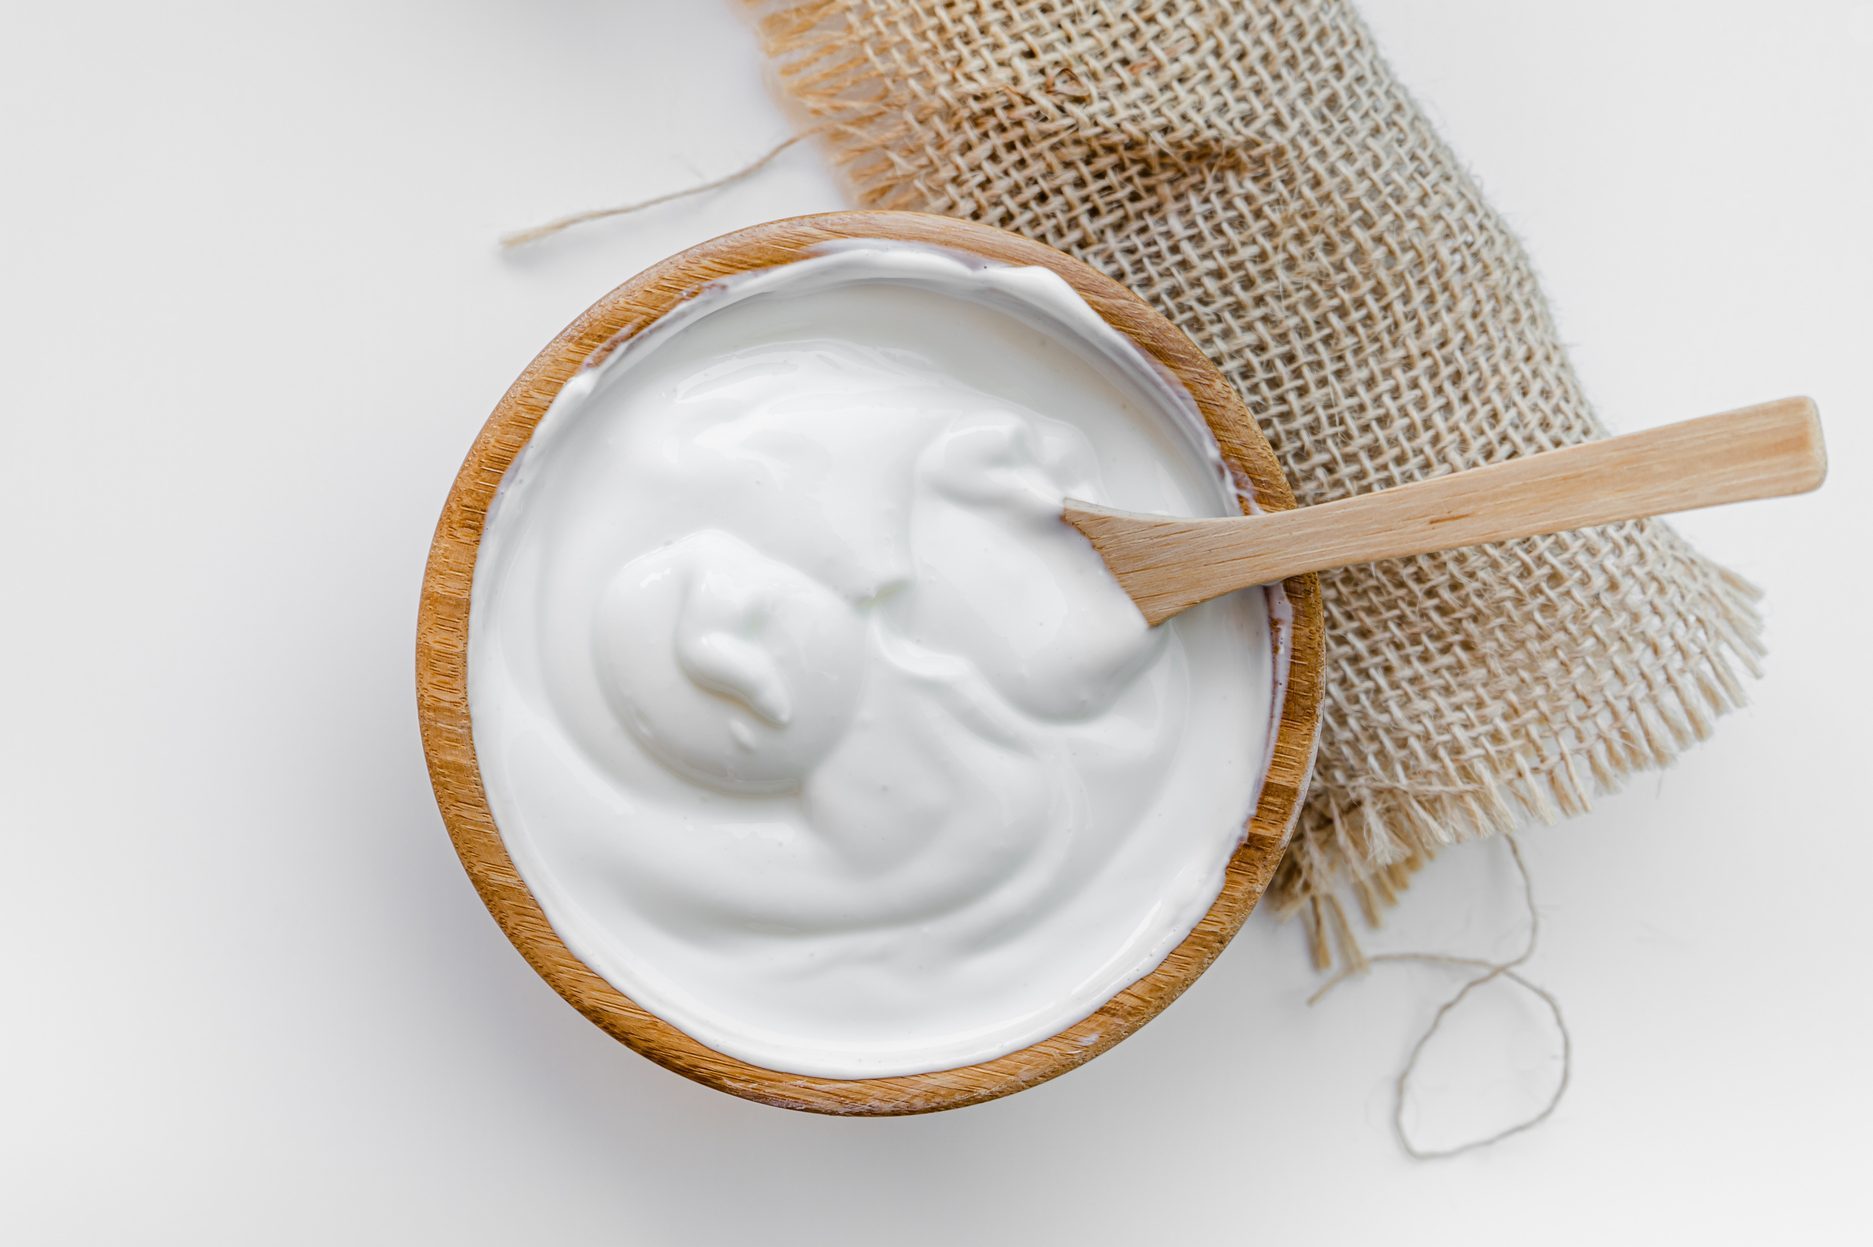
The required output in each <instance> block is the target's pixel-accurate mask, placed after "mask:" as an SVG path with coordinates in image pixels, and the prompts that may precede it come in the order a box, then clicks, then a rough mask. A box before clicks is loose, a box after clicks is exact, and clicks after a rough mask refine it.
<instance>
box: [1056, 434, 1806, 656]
mask: <svg viewBox="0 0 1873 1247" xmlns="http://www.w3.org/2000/svg"><path fill="white" fill-rule="evenodd" d="M1826 476H1827V452H1826V451H1825V450H1824V449H1823V448H1822V444H1821V422H1820V417H1819V416H1818V414H1817V413H1816V411H1815V406H1814V403H1813V402H1811V401H1810V400H1808V399H1806V398H1784V399H1779V400H1777V401H1776V402H1773V403H1762V404H1759V405H1758V406H1755V407H1744V408H1742V409H1741V410H1738V411H1728V412H1724V413H1723V414H1721V415H1715V416H1705V417H1703V418H1702V419H1699V420H1686V421H1684V422H1683V423H1681V424H1668V425H1666V426H1664V427H1663V428H1658V429H1648V430H1646V431H1645V432H1643V433H1629V434H1627V435H1626V436H1624V437H1610V438H1607V439H1606V440H1604V441H1598V442H1587V443H1584V444H1582V445H1579V446H1568V447H1564V448H1563V449H1560V450H1550V451H1544V452H1542V453H1541V454H1534V455H1524V456H1522V457H1520V458H1517V459H1509V460H1506V461H1504V462H1502V463H1492V464H1490V465H1489V466H1488V467H1482V468H1471V469H1469V470H1468V471H1464V472H1454V473H1452V474H1451V475H1449V476H1440V477H1435V478H1433V479H1431V480H1428V481H1417V482H1414V483H1412V484H1410V485H1400V486H1398V487H1396V488H1394V489H1382V490H1380V491H1379V492H1377V493H1372V494H1361V495H1359V496H1358V497H1353V498H1341V499H1339V500H1337V501H1335V502H1327V503H1322V504H1321V505H1319V506H1314V507H1302V508H1300V509H1299V510H1294V511H1278V512H1271V513H1269V514H1264V515H1247V516H1241V517H1232V518H1229V519H1176V518H1172V517H1169V516H1161V515H1139V514H1137V513H1135V512H1131V511H1113V510H1109V509H1107V508H1105V507H1098V506H1094V505H1093V504H1091V503H1087V502H1079V501H1076V500H1074V499H1071V498H1069V499H1068V500H1067V502H1066V506H1065V507H1064V508H1063V510H1062V515H1063V516H1064V518H1065V519H1066V521H1067V522H1068V523H1069V524H1072V525H1073V526H1074V527H1075V528H1077V529H1079V530H1080V531H1081V532H1083V533H1085V534H1086V536H1087V537H1088V538H1090V539H1091V540H1092V543H1093V546H1094V548H1095V549H1097V550H1098V551H1099V553H1100V556H1101V557H1103V558H1104V559H1105V561H1106V566H1107V567H1109V568H1111V569H1112V574H1113V575H1115V576H1117V577H1118V581H1119V584H1121V585H1123V586H1124V588H1125V592H1126V593H1128V594H1130V595H1131V598H1132V601H1134V602H1136V603H1138V609H1139V610H1141V611H1143V612H1144V616H1145V618H1146V620H1148V621H1149V622H1150V623H1151V624H1153V625H1154V626H1155V625H1156V624H1160V623H1162V622H1164V621H1165V620H1166V619H1169V618H1170V617H1171V616H1173V615H1175V614H1177V613H1178V612H1180V611H1184V610H1187V609H1189V608H1190V607H1192V606H1195V605H1196V604H1197V603H1199V602H1207V601H1208V600H1209V599H1211V598H1213V597H1216V596H1218V595H1219V594H1224V593H1228V592H1230V591H1231V590H1234V589H1245V588H1248V587H1249V586H1251V585H1262V584H1269V583H1271V582H1273V581H1277V580H1284V579H1286V578H1287V577H1289V576H1295V575H1299V574H1301V573H1302V572H1319V571H1326V570H1328V569H1329V568H1334V567H1345V566H1347V565H1348V564H1351V563H1370V562H1373V561H1375V560H1378V559H1390V558H1399V557H1402V556H1404V555H1409V554H1429V553H1431V552H1433V551H1436V550H1453V549H1456V548H1457V547H1459V546H1475V545H1484V544H1486V543H1488V542H1492V541H1512V540H1514V539H1516V538H1518V537H1538V536H1540V535H1542V534H1543V533H1558V532H1563V531H1566V530H1567V529H1572V528H1590V527H1592V526H1593V525H1595V524H1611V523H1614V522H1616V521H1618V520H1636V519H1641V518H1643V517H1645V516H1648V515H1662V514H1664V513H1666V512H1668V511H1691V510H1695V509H1697V508H1698V507H1714V506H1717V505H1719V504H1721V503H1726V502H1743V501H1746V500H1748V499H1750V498H1772V497H1778V496H1780V495H1783V494H1800V493H1806V492H1808V491H1809V490H1811V489H1814V488H1816V487H1817V486H1819V485H1820V484H1821V481H1822V479H1823V478H1825V477H1826Z"/></svg>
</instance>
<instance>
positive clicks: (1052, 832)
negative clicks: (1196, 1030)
mask: <svg viewBox="0 0 1873 1247" xmlns="http://www.w3.org/2000/svg"><path fill="white" fill-rule="evenodd" d="M1069 495H1070V496H1073V497H1076V498H1082V499H1087V500H1089V501H1094V502H1103V503H1107V504H1110V505H1113V506H1118V507H1125V508H1129V509H1133V510H1139V511H1158V512H1171V513H1178V514H1186V515H1222V514H1230V513H1233V512H1234V511H1235V510H1236V504H1235V498H1234V494H1233V491H1232V489H1231V486H1230V482H1229V478H1228V475H1227V473H1226V472H1225V471H1224V470H1223V467H1222V462H1221V459H1220V457H1219V456H1218V454H1217V451H1216V447H1215V445H1214V443H1213V441H1212V440H1211V439H1210V438H1209V435H1208V433H1207V431H1205V430H1204V427H1203V424H1202V421H1201V419H1200V418H1199V417H1198V416H1197V413H1196V411H1195V408H1194V406H1193V404H1192V403H1191V401H1190V399H1189V397H1188V395H1187V394H1185V393H1184V392H1183V391H1182V390H1181V389H1180V388H1179V387H1177V386H1176V384H1175V383H1174V382H1171V381H1169V380H1168V379H1167V378H1165V377H1164V376H1163V375H1162V374H1161V373H1160V371H1159V370H1157V369H1156V368H1155V367H1154V366H1153V365H1152V364H1151V363H1150V362H1149V361H1148V360H1147V359H1146V358H1145V357H1144V356H1143V354H1142V353H1141V352H1139V351H1138V350H1137V349H1136V348H1134V347H1132V346H1131V345H1130V343H1128V342H1127V341H1126V340H1125V339H1124V338H1123V337H1122V336H1120V335H1119V334H1117V333H1116V332H1114V331H1113V330H1111V329H1110V328H1109V327H1107V326H1106V325H1105V323H1104V322H1103V321H1101V320H1100V319H1099V318H1098V317H1097V316H1096V315H1095V314H1094V313H1093V312H1092V310H1091V309H1090V308H1089V307H1088V306H1087V305H1086V304H1085V303H1084V302H1083V301H1082V300H1081V299H1080V298H1079V296H1078V295H1076V294H1075V293H1074V292H1073V291H1072V289H1071V288H1070V287H1069V286H1067V285H1066V283H1065V282H1063V281H1062V280H1061V279H1060V278H1059V277H1057V276H1055V275H1054V274H1053V273H1051V272H1049V271H1048V270H1045V269H1039V268H1012V267H1001V266H994V265H989V264H986V263H984V262H981V261H975V260H971V259H968V258H964V257H958V256H955V255H951V254H949V253H944V252H939V251H935V250H930V249H924V248H916V247H909V246H903V245H898V244H885V243H866V244H862V245H849V246H844V247H839V248H835V249H831V250H828V251H827V252H826V253H824V254H822V255H820V256H817V257H816V258H813V259H809V260H804V261H800V262H796V263H794V264H791V265H787V266H785V267H782V268H779V269H773V270H767V271H765V272H762V273H758V274H751V275H746V276H742V277H738V278H734V279H731V280H729V281H726V282H723V283H719V284H718V285H716V286H714V287H712V288H711V289H710V290H709V291H707V292H706V293H705V294H703V295H702V296H700V297H699V298H697V299H695V300H693V301H691V302H690V303H688V304H685V305H684V306H683V307H682V308H681V309H680V310H679V311H677V312H675V313H673V314H671V315H670V316H667V317H665V318H664V320H663V321H661V322H659V324H658V325H657V326H656V327H654V328H653V329H652V330H651V331H649V332H647V333H645V334H641V335H639V336H638V337H637V338H635V339H633V340H631V341H629V342H627V343H625V344H624V345H622V346H621V347H620V348H619V349H618V350H617V351H615V352H614V353H613V354H612V355H611V356H610V358H609V359H607V360H606V361H605V362H604V363H603V364H602V365H600V366H598V367H595V368H588V369H587V370H586V371H584V372H583V373H581V374H580V375H579V376H577V377H575V378H573V380H572V381H570V382H569V383H568V384H567V385H566V387H565V389H564V391H563V392H562V394H561V395H560V397H559V399H558V401H557V402H555V403H554V404H553V407H552V409H551V410H550V411H549V412H548V413H547V415H546V417H545V418H544V419H543V420H542V421H541V423H540V425H539V428H538V429H537V430H536V431H535V433H534V434H533V437H532V439H531V441H530V443H529V445H528V447H527V449H526V451H525V452H524V453H523V455H522V456H521V458H520V459H519V460H518V461H517V462H516V463H515V464H514V466H513V467H512V468H511V469H510V470H509V471H508V473H507V476H506V479H505V480H504V481H503V483H502V486H501V491H500V493H499V495H498V496H497V498H496V501H495V505H494V507H493V509H492V511H491V512H490V514H489V517H488V522H487V528H486V532H485V534H484V536H483V538H482V543H481V552H480V556H479V559H478V562H477V564H476V568H475V582H474V592H473V601H472V611H471V616H470V629H469V654H468V670H469V684H468V688H469V705H470V711H471V714H472V718H473V722H474V740H475V751H476V754H477V757H478V759H479V761H480V766H481V774H482V780H483V783H484V785H485V787H486V790H487V794H488V801H489V804H490V807H491V808H492V810H493V812H494V816H495V820H496V823H497V824H498V826H499V828H500V831H501V835H502V838H503V840H504V841H505V843H506V845H507V848H508V851H509V853H510V854H511V855H512V857H513V859H514V862H515V864H516V866H517V867H518V868H519V870H520V873H521V875H522V876H523V877H524V878H525V880H526V882H527V885H528V887H529V888H531V889H532V891H533V893H534V895H535V896H536V897H538V899H539V901H540V904H541V906H542V908H543V909H544V910H545V912H546V916H547V918H548V919H549V920H550V921H551V922H552V924H553V928H554V930H555V931H556V932H557V933H558V934H559V935H560V937H561V938H562V939H563V940H564V941H565V942H566V944H567V945H568V946H569V947H570V948H571V949H572V951H573V952H574V953H575V954H576V955H577V956H578V957H579V958H580V959H581V960H583V961H584V962H585V963H586V964H587V965H589V966H590V967H591V968H592V969H593V970H594V971H596V972H597V973H598V974H600V975H602V976H603V977H604V978H605V979H606V980H608V981H609V982H611V983H612V984H614V985H615V986H616V987H617V988H618V989H619V990H621V991H623V992H624V993H625V994H626V995H628V996H630V997H631V998H632V999H633V1000H635V1001H637V1002H638V1003H639V1004H641V1005H643V1006H644V1007H645V1008H647V1009H649V1010H650V1011H651V1012H653V1013H655V1014H657V1015H658V1016H660V1017H662V1018H664V1019H666V1020H668V1021H670V1022H672V1023H674V1024H675V1025H677V1026H679V1027H681V1028H682V1029H683V1030H684V1031H687V1032H688V1033H689V1034H690V1035H692V1036H694V1037H695V1038H697V1039H698V1040H700V1041H701V1042H703V1043H705V1044H707V1045H709V1046H710V1047H712V1048H715V1049H717V1050H719V1051H721V1052H725V1053H728V1054H729V1055H731V1056H735V1057H739V1058H741V1059H742V1060H745V1061H748V1062H751V1063H753V1064H756V1065H762V1066H766V1067H769V1068H772V1069H777V1070H783V1071H789V1072H793V1073H800V1074H812V1075H820V1076H825V1077H833V1078H857V1077H872V1076H881V1075H893V1074H909V1073H918V1072H923V1071H928V1070H937V1069H947V1068H952V1067H955V1066H959V1065H966V1064H970V1063H973V1062H977V1061H982V1060H986V1059H989V1058H991V1057H995V1056H999V1055H1001V1054H1004V1053H1007V1052H1011V1051H1014V1050H1016V1049H1018V1048H1021V1047H1024V1046H1026V1045H1028V1044H1030V1043H1033V1042H1035V1041H1037V1040H1040V1039H1044V1038H1046V1037H1048V1036H1050V1035H1053V1034H1055V1033H1057V1032H1058V1031H1060V1030H1062V1029H1063V1028H1065V1027H1066V1026H1068V1025H1071V1024H1072V1023H1073V1022H1076V1021H1078V1020H1079V1019H1081V1018H1083V1017H1085V1016H1087V1015H1088V1014H1089V1013H1091V1012H1093V1011H1094V1010H1095V1009H1097V1008H1098V1007H1099V1006H1100V1005H1102V1004H1103V1003H1104V1002H1105V1001H1106V1000H1107V999H1108V998H1110V997H1111V996H1112V995H1113V994H1114V993H1115V992H1117V991H1119V990H1121V989H1122V988H1124V987H1126V986H1127V985H1129V984H1131V983H1133V982H1135V981H1136V980H1137V979H1139V978H1140V977H1142V976H1143V975H1145V974H1147V973H1149V972H1150V971H1151V970H1152V969H1153V968H1155V967H1156V966H1157V965H1158V964H1159V963H1160V962H1161V961H1162V960H1163V959H1164V957H1165V955H1166V954H1167V953H1169V952H1170V950H1171V949H1172V948H1174V947H1175V946H1176V945H1177V944H1178V943H1179V942H1180V941H1181V940H1182V939H1183V938H1184V936H1185V935H1187V934H1188V933H1189V932H1190V930H1191V928H1192V927H1194V926H1195V925H1196V923H1197V922H1198V920H1199V919H1201V918H1202V916H1203V915H1204V913H1205V912H1206V911H1207V909H1208V908H1209V906H1210V904H1211V903H1212V902H1213V901H1214V900H1215V898H1216V895H1217V893H1218V892H1219V891H1220V890H1221V887H1222V882H1223V871H1224V867H1225V865H1226V863H1227V861H1228V859H1229V856H1230V854H1231V853H1232V851H1233V850H1234V849H1235V847H1236V845H1237V844H1238V842H1239V840H1240V837H1241V834H1242V828H1243V825H1244V823H1245V821H1246V820H1247V818H1248V816H1249V814H1250V812H1251V811H1252V809H1253V806H1254V803H1255V799H1256V795H1257V790H1258V787H1259V783H1260V777H1261V775H1262V772H1263V770H1264V768H1265V763H1266V760H1267V755H1268V735H1269V731H1270V719H1271V709H1272V705H1273V700H1274V684H1275V680H1274V676H1273V671H1272V660H1271V649H1272V646H1271V640H1270V632H1269V602H1268V599H1267V598H1265V597H1264V595H1263V594H1260V593H1247V594H1236V595H1234V596H1232V597H1230V598H1227V599H1223V600H1219V601H1216V602H1212V603H1210V604H1208V605H1205V606H1201V607H1198V608H1197V609H1195V610H1193V611H1191V612H1189V613H1187V614H1185V615H1183V616H1181V617H1179V618H1177V619H1175V620H1172V621H1171V622H1170V623H1167V624H1165V625H1163V626H1161V627H1159V628H1156V629H1148V628H1146V626H1145V624H1144V621H1143V619H1142V618H1141V617H1140V616H1139V614H1138V612H1137V610H1136V609H1135V608H1134V607H1133V606H1132V604H1131V602H1130V601H1129V600H1128V599H1127V598H1126V597H1125V595H1124V594H1123V592H1121V591H1120V589H1119V588H1118V586H1117V584H1116V583H1115V582H1114V581H1113V580H1112V579H1111V577H1110V576H1109V574H1108V573H1107V572H1106V570H1105V568H1104V566H1103V564H1101V562H1100V561H1099V558H1098V556H1097V555H1096V554H1094V552H1093V550H1092V548H1091V546H1090V545H1088V544H1087V542H1086V541H1085V539H1084V538H1082V537H1081V536H1080V535H1079V534H1078V533H1077V532H1075V531H1074V530H1073V529H1071V528H1070V527H1068V526H1067V525H1066V524H1065V523H1063V522H1062V521H1061V520H1060V518H1059V514H1060V504H1061V501H1062V499H1063V498H1065V497H1067V496H1069Z"/></svg>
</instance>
